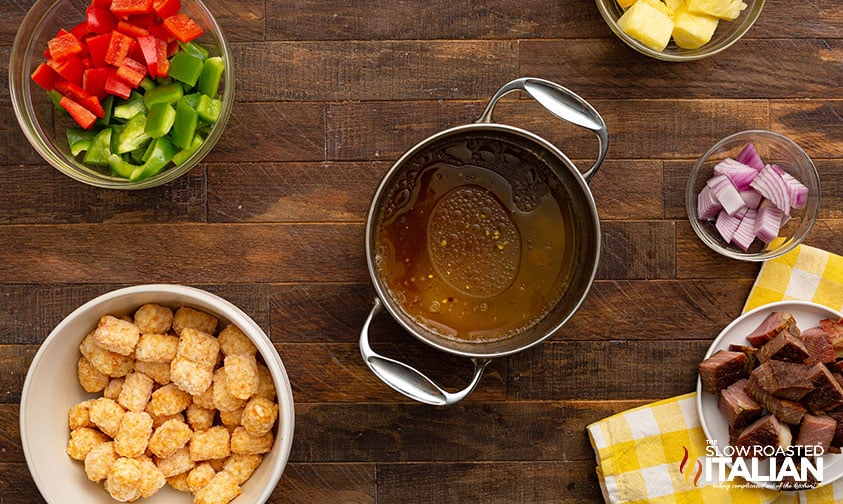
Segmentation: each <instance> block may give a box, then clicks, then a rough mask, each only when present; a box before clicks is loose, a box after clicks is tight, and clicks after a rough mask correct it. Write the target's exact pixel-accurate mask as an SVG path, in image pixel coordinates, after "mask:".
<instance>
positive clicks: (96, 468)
mask: <svg viewBox="0 0 843 504" xmlns="http://www.w3.org/2000/svg"><path fill="white" fill-rule="evenodd" d="M118 458H119V456H118V455H117V452H116V451H114V443H113V442H112V441H108V442H105V443H100V444H98V445H96V446H95V447H93V448H92V449H91V451H89V452H88V455H86V456H85V475H87V476H88V479H89V480H91V481H94V482H96V483H99V482H100V481H102V480H104V479H105V478H106V477H108V473H109V472H110V471H111V467H112V466H113V465H114V462H116V461H117V459H118Z"/></svg>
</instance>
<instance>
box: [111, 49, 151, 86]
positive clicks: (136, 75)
mask: <svg viewBox="0 0 843 504" xmlns="http://www.w3.org/2000/svg"><path fill="white" fill-rule="evenodd" d="M117 77H119V78H120V79H122V80H123V81H125V82H126V83H127V84H129V85H130V86H132V87H133V88H136V87H138V86H140V83H141V81H142V80H143V78H144V77H146V66H144V64H143V63H141V62H140V61H137V60H133V59H132V58H128V57H127V58H123V62H122V63H121V64H120V66H119V67H117Z"/></svg>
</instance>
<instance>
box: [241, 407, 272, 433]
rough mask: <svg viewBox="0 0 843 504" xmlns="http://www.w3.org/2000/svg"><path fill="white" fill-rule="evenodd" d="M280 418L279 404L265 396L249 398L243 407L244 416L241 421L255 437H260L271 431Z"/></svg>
mask: <svg viewBox="0 0 843 504" xmlns="http://www.w3.org/2000/svg"><path fill="white" fill-rule="evenodd" d="M277 419H278V405H277V404H275V403H274V402H272V401H270V400H269V399H264V398H263V397H253V398H252V399H249V402H247V403H246V406H245V407H244V408H243V417H242V419H241V421H240V423H241V424H242V425H243V428H244V429H246V432H248V433H249V434H251V435H252V436H255V437H260V436H263V435H264V434H266V433H267V432H269V431H270V430H271V429H272V426H273V425H275V420H277Z"/></svg>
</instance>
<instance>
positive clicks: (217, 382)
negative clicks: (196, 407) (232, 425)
mask: <svg viewBox="0 0 843 504" xmlns="http://www.w3.org/2000/svg"><path fill="white" fill-rule="evenodd" d="M227 381H228V380H227V378H226V372H225V369H224V368H219V369H217V370H216V371H215V372H214V383H213V387H214V407H215V408H216V409H218V410H220V411H234V410H236V409H240V408H242V407H243V406H245V405H246V401H244V400H243V399H238V398H236V397H234V396H232V395H231V394H229V393H228V386H227V385H226V383H227Z"/></svg>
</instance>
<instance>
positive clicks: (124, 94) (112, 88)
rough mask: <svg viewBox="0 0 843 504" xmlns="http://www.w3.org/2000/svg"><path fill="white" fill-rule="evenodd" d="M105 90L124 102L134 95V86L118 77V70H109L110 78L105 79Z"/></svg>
mask: <svg viewBox="0 0 843 504" xmlns="http://www.w3.org/2000/svg"><path fill="white" fill-rule="evenodd" d="M105 90H106V92H108V93H110V94H113V95H114V96H117V97H119V98H123V99H124V100H125V99H126V98H128V97H129V95H130V94H132V86H130V85H129V84H127V83H126V82H125V81H124V80H123V79H121V78H120V77H118V76H117V69H116V68H109V69H108V77H107V78H106V79H105Z"/></svg>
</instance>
